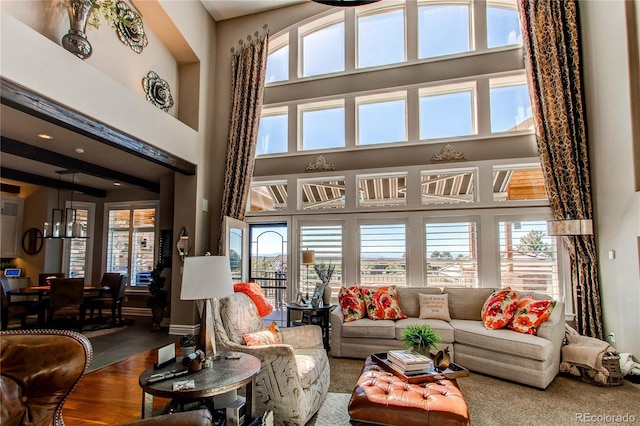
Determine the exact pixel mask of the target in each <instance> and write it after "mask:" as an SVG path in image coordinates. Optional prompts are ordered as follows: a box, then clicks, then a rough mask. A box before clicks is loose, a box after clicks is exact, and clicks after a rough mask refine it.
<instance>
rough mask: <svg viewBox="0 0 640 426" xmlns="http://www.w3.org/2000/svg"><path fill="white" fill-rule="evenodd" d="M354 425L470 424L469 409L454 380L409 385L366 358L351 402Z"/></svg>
mask: <svg viewBox="0 0 640 426" xmlns="http://www.w3.org/2000/svg"><path fill="white" fill-rule="evenodd" d="M349 417H350V418H351V421H352V422H354V423H358V422H361V423H373V424H383V425H399V426H412V425H421V426H424V425H470V424H471V422H470V420H469V409H468V408H467V403H466V402H465V400H464V398H463V397H462V393H461V392H460V389H459V388H458V384H457V383H456V381H455V380H439V381H437V382H427V383H420V384H409V383H406V382H404V381H402V379H400V378H399V377H396V376H394V375H393V374H392V373H389V372H388V371H385V370H384V369H382V368H381V367H380V366H379V365H378V364H376V362H375V361H372V360H371V357H368V358H367V359H366V361H365V363H364V368H363V369H362V374H360V378H359V379H358V383H357V384H356V387H355V389H354V390H353V394H352V395H351V400H350V401H349Z"/></svg>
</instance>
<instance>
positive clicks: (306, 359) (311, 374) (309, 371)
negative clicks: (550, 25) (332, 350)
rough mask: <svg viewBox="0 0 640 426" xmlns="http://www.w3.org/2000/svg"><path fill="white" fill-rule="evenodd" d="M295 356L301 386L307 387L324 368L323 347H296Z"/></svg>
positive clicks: (325, 362)
mask: <svg viewBox="0 0 640 426" xmlns="http://www.w3.org/2000/svg"><path fill="white" fill-rule="evenodd" d="M295 358H296V366H297V367H298V376H299V377H300V381H301V382H302V387H303V388H304V389H308V388H309V387H311V385H312V384H313V383H314V382H316V381H317V380H318V377H320V374H321V373H322V371H323V370H324V369H325V368H326V364H327V356H326V352H325V350H324V349H296V352H295Z"/></svg>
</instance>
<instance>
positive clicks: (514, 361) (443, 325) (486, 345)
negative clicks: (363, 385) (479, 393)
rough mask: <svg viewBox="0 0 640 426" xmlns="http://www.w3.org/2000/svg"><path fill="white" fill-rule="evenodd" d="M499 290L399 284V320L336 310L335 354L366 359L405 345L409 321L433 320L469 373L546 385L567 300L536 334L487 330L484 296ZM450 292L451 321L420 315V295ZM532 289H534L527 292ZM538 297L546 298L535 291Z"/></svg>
mask: <svg viewBox="0 0 640 426" xmlns="http://www.w3.org/2000/svg"><path fill="white" fill-rule="evenodd" d="M495 290H497V289H496V288H445V289H444V290H442V291H441V290H440V289H439V288H434V287H397V292H398V303H399V304H400V308H401V310H402V312H403V313H404V314H405V315H407V316H408V318H406V319H401V320H377V321H373V320H371V319H369V318H362V319H359V320H356V321H352V322H344V321H343V315H342V310H341V308H340V306H337V307H336V308H335V309H333V310H332V312H331V315H330V319H331V355H332V356H334V357H345V358H360V359H364V358H366V357H367V356H368V355H370V354H371V353H376V352H385V351H387V350H390V349H402V348H403V344H402V341H401V340H400V336H401V335H402V330H403V329H404V328H406V327H407V326H409V325H411V324H423V323H424V324H429V325H430V326H431V327H432V328H433V329H435V330H436V331H437V332H438V333H439V335H440V338H441V340H442V341H441V343H440V344H439V345H438V347H439V349H441V348H444V347H446V346H448V347H449V350H450V353H451V355H452V360H453V361H454V362H456V363H457V364H459V365H462V366H464V367H466V368H468V369H469V370H471V371H475V372H478V373H483V374H488V375H491V376H495V377H499V378H502V379H506V380H511V381H514V382H518V383H523V384H525V385H529V386H534V387H537V388H541V389H545V388H546V387H547V386H548V385H549V383H551V381H552V380H553V379H554V378H555V376H556V375H557V374H558V371H559V365H560V353H561V349H562V341H563V339H564V331H565V326H564V324H565V321H564V303H563V302H560V301H557V302H556V305H555V308H554V309H553V312H552V314H551V317H550V318H549V319H547V321H545V322H544V323H542V325H541V326H540V327H539V328H538V333H537V335H530V334H522V333H519V332H517V331H513V330H511V329H508V328H504V329H500V330H488V329H486V328H485V327H484V325H483V323H482V318H481V312H482V307H483V305H484V302H485V301H486V299H487V298H488V297H489V296H490V295H491V293H493V292H494V291H495ZM419 293H422V294H441V293H446V294H448V304H449V314H450V316H451V321H444V320H439V319H419V318H418V317H419V316H420V305H419V302H418V294H419ZM526 293H531V292H526ZM534 298H536V299H549V297H548V296H546V295H542V294H536V293H534Z"/></svg>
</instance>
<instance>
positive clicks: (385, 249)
mask: <svg viewBox="0 0 640 426" xmlns="http://www.w3.org/2000/svg"><path fill="white" fill-rule="evenodd" d="M405 228H406V225H405V224H404V223H380V224H375V225H364V224H362V225H360V227H359V231H360V284H362V285H376V284H380V285H382V284H384V285H386V284H398V285H406V284H407V247H406V240H407V235H406V230H405Z"/></svg>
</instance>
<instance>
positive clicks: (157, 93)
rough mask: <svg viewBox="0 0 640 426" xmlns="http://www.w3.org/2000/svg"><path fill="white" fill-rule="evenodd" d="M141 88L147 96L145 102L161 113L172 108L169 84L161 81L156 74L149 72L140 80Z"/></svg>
mask: <svg viewBox="0 0 640 426" xmlns="http://www.w3.org/2000/svg"><path fill="white" fill-rule="evenodd" d="M142 86H143V87H144V91H145V93H146V94H147V100H148V101H149V102H151V103H152V104H154V105H155V106H157V107H158V108H160V109H161V110H163V111H169V108H171V107H172V106H173V98H172V97H171V89H170V88H169V83H167V82H166V81H165V80H163V79H161V78H160V76H158V74H156V73H155V72H153V71H149V72H148V73H147V76H146V77H145V78H143V79H142Z"/></svg>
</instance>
